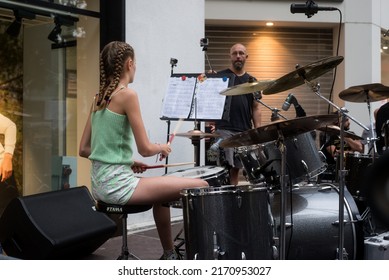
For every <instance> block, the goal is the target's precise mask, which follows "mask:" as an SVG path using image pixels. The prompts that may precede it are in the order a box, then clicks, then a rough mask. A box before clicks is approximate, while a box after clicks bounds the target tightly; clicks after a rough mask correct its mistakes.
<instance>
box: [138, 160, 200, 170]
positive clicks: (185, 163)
mask: <svg viewBox="0 0 389 280" xmlns="http://www.w3.org/2000/svg"><path fill="white" fill-rule="evenodd" d="M195 163H196V162H194V161H193V162H181V163H171V164H158V165H148V166H144V168H146V169H153V168H163V167H175V166H181V165H190V164H195Z"/></svg>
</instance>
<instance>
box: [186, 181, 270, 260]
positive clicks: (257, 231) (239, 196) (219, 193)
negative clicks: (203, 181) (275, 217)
mask: <svg viewBox="0 0 389 280" xmlns="http://www.w3.org/2000/svg"><path fill="white" fill-rule="evenodd" d="M181 195H182V203H183V216H184V228H185V247H186V259H188V260H190V259H195V260H213V259H214V260H244V259H247V260H262V259H266V260H270V259H274V258H275V257H276V255H275V254H276V248H275V247H274V246H273V232H272V224H271V223H272V218H271V213H270V205H269V192H268V190H267V188H266V187H263V186H260V185H240V186H222V187H218V188H195V189H185V190H183V191H182V192H181Z"/></svg>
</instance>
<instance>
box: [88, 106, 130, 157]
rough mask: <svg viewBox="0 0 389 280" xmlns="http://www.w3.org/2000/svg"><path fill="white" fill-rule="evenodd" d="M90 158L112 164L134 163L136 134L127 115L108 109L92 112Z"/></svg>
mask: <svg viewBox="0 0 389 280" xmlns="http://www.w3.org/2000/svg"><path fill="white" fill-rule="evenodd" d="M91 122H92V123H91V125H92V139H91V154H90V156H89V159H91V160H98V161H101V162H104V163H110V164H130V165H132V164H133V159H132V155H133V149H132V145H133V142H134V136H133V133H132V129H131V126H130V123H129V122H128V119H127V116H126V115H121V114H117V113H115V112H112V111H110V110H108V109H103V110H100V111H96V112H92V118H91Z"/></svg>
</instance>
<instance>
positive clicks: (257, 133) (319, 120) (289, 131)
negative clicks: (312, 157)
mask: <svg viewBox="0 0 389 280" xmlns="http://www.w3.org/2000/svg"><path fill="white" fill-rule="evenodd" d="M337 119H338V116H337V115H334V114H331V115H316V116H309V117H302V118H296V119H293V120H286V121H277V122H274V123H271V124H268V125H265V126H261V127H258V128H254V129H250V130H247V131H244V132H241V133H239V134H236V135H234V136H232V137H230V138H227V139H225V140H223V141H222V142H221V143H220V147H223V148H234V147H241V146H249V145H254V144H260V143H266V142H270V141H274V140H277V139H278V137H279V135H278V131H281V132H282V134H283V136H284V138H289V137H293V136H297V135H299V134H302V133H305V132H309V131H312V130H315V129H317V128H319V127H323V126H326V125H330V124H333V123H334V122H335V121H336V120H337Z"/></svg>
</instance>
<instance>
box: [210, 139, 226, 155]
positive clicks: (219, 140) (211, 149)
mask: <svg viewBox="0 0 389 280" xmlns="http://www.w3.org/2000/svg"><path fill="white" fill-rule="evenodd" d="M222 141H223V138H218V139H217V140H216V141H215V143H213V144H212V146H211V147H210V148H209V150H210V151H213V152H216V151H217V150H218V149H219V146H220V143H221V142H222Z"/></svg>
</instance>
